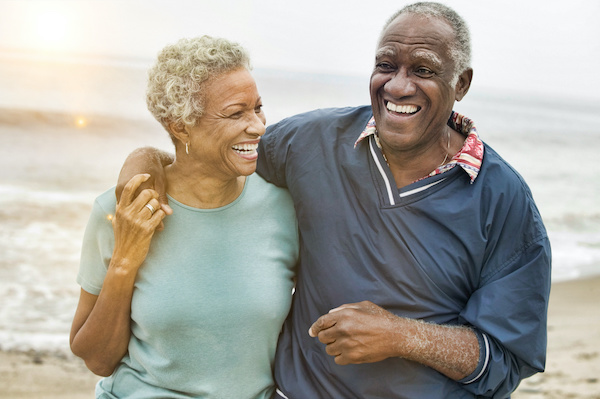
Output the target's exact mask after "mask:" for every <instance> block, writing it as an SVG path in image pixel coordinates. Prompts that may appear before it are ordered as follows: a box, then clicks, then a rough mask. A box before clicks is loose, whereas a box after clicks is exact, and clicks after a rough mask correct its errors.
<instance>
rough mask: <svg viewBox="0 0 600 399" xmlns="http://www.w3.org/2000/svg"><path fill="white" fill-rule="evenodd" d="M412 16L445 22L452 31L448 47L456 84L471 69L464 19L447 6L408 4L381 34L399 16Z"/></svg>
mask: <svg viewBox="0 0 600 399" xmlns="http://www.w3.org/2000/svg"><path fill="white" fill-rule="evenodd" d="M404 14H412V15H422V16H425V17H432V18H439V19H443V20H444V21H446V22H447V23H448V24H449V25H450V27H451V28H452V30H453V31H454V41H453V43H452V44H451V45H450V57H451V58H452V60H453V61H454V76H453V79H452V81H453V82H454V84H456V81H457V80H458V76H459V75H460V74H461V73H463V72H464V71H465V70H467V69H468V68H470V67H471V34H470V33H469V27H468V26H467V23H466V22H465V20H464V19H462V17H461V16H460V15H458V13H457V12H456V11H454V10H453V9H451V8H450V7H448V6H445V5H443V4H440V3H435V2H419V3H414V4H410V5H408V6H406V7H404V8H402V9H401V10H399V11H398V12H396V13H395V14H394V15H392V16H391V18H390V19H388V21H387V22H386V24H385V25H384V27H383V29H382V32H383V31H385V30H386V29H387V28H388V26H389V25H390V24H391V23H392V22H393V21H394V20H395V19H396V18H398V17H399V16H400V15H404Z"/></svg>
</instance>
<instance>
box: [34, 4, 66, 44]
mask: <svg viewBox="0 0 600 399" xmlns="http://www.w3.org/2000/svg"><path fill="white" fill-rule="evenodd" d="M36 28H37V35H38V38H39V39H40V41H41V42H42V43H44V44H45V46H46V47H55V46H57V45H59V44H60V43H61V42H62V41H63V40H64V39H65V38H66V36H67V18H66V17H65V16H64V15H63V14H61V13H59V12H57V11H46V12H44V13H43V14H40V15H39V16H38V18H37V24H36Z"/></svg>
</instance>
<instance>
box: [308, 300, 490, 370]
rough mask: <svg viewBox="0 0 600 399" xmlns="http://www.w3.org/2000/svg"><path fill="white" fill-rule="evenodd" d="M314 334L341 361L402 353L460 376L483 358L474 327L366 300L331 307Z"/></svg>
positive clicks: (354, 361) (367, 360)
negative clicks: (426, 319)
mask: <svg viewBox="0 0 600 399" xmlns="http://www.w3.org/2000/svg"><path fill="white" fill-rule="evenodd" d="M309 334H310V335H311V336H312V337H317V336H318V337H319V340H320V341H321V342H322V343H324V344H326V345H327V348H326V351H327V353H328V354H329V355H331V356H335V362H336V363H337V364H342V365H344V364H357V363H373V362H378V361H381V360H384V359H386V358H389V357H402V358H404V359H408V360H412V361H415V362H418V363H421V364H424V365H426V366H429V367H431V368H433V369H435V370H437V371H439V372H440V373H442V374H444V375H446V376H447V377H449V378H451V379H453V380H456V381H458V380H461V379H463V378H465V377H467V376H469V375H471V374H472V373H473V372H474V371H475V369H476V368H477V365H478V363H479V340H478V338H477V335H476V334H475V332H474V331H473V330H472V329H471V328H468V327H460V326H446V325H438V324H433V323H425V322H423V321H420V320H413V319H407V318H404V317H399V316H396V315H394V314H392V313H390V312H388V311H386V310H384V309H382V308H380V307H379V306H377V305H375V304H373V303H371V302H367V301H365V302H360V303H354V304H347V305H342V306H340V307H338V308H336V309H333V310H331V311H330V312H329V313H328V314H326V315H323V316H321V317H320V318H319V319H318V320H317V321H316V322H315V323H314V324H313V325H312V326H311V328H310V330H309Z"/></svg>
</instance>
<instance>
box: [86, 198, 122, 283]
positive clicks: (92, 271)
mask: <svg viewBox="0 0 600 399" xmlns="http://www.w3.org/2000/svg"><path fill="white" fill-rule="evenodd" d="M115 205H116V200H115V199H114V189H111V190H109V191H107V192H106V193H104V194H102V195H101V196H100V197H98V198H97V199H96V201H95V202H94V205H93V207H92V212H91V215H90V219H89V221H88V224H87V226H86V229H85V234H84V236H83V243H82V248H81V260H80V264H79V273H78V275H77V283H78V284H79V285H80V286H81V288H82V289H83V290H85V291H87V292H89V293H90V294H93V295H99V294H100V290H101V289H102V284H103V283H104V277H105V276H106V272H107V270H108V265H109V263H110V260H111V257H112V252H113V249H114V245H115V238H114V233H113V228H112V216H113V215H114V212H115Z"/></svg>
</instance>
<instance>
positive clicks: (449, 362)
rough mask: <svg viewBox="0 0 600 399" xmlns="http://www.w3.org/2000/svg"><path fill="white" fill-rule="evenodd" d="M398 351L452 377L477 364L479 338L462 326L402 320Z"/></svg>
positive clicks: (468, 371) (402, 355)
mask: <svg viewBox="0 0 600 399" xmlns="http://www.w3.org/2000/svg"><path fill="white" fill-rule="evenodd" d="M401 323H402V324H403V325H404V326H403V327H402V328H401V331H402V332H401V339H400V340H399V341H398V343H397V345H398V347H397V348H398V351H399V354H400V356H401V357H403V358H405V359H408V360H412V361H415V362H418V363H421V364H424V365H426V366H429V367H431V368H433V369H435V370H437V371H439V372H440V373H442V374H444V375H446V376H447V377H449V378H451V379H453V380H456V381H458V380H461V379H463V378H465V377H467V376H468V375H470V374H472V373H473V372H474V371H475V369H476V368H477V365H478V363H479V341H478V339H477V335H476V334H475V332H474V331H473V330H472V329H471V328H469V327H464V326H448V325H438V324H433V323H426V322H423V321H420V320H411V319H403V320H402V322H401Z"/></svg>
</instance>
